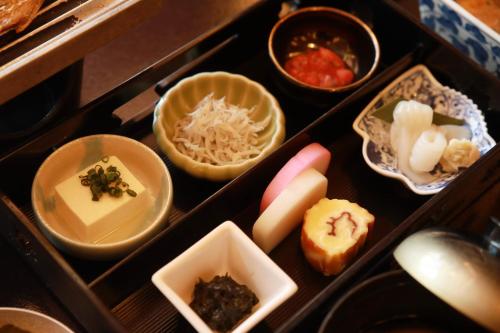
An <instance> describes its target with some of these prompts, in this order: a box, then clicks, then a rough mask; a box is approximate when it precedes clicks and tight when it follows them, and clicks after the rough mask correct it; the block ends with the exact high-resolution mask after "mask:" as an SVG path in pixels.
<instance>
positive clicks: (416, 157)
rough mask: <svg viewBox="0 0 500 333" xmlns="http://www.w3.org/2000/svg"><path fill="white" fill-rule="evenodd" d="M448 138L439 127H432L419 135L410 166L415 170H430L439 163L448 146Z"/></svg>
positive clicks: (412, 152)
mask: <svg viewBox="0 0 500 333" xmlns="http://www.w3.org/2000/svg"><path fill="white" fill-rule="evenodd" d="M446 144H447V142H446V138H445V136H444V134H443V133H442V132H440V131H439V130H438V129H437V128H435V127H432V128H431V129H428V130H426V131H423V132H422V134H420V136H419V137H418V139H417V141H415V144H414V145H413V149H412V150H411V155H410V167H411V168H412V170H413V171H417V172H429V171H432V169H434V167H435V166H436V164H438V163H439V160H440V159H441V155H443V152H444V150H445V148H446Z"/></svg>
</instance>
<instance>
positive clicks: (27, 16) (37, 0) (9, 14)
mask: <svg viewBox="0 0 500 333" xmlns="http://www.w3.org/2000/svg"><path fill="white" fill-rule="evenodd" d="M43 1H44V0H0V34H1V33H3V32H5V31H7V30H10V29H16V32H17V33H19V32H21V31H23V30H24V29H26V28H27V27H28V25H29V24H30V23H31V21H33V19H34V18H35V17H36V15H37V13H38V10H39V9H40V7H41V6H42V3H43Z"/></svg>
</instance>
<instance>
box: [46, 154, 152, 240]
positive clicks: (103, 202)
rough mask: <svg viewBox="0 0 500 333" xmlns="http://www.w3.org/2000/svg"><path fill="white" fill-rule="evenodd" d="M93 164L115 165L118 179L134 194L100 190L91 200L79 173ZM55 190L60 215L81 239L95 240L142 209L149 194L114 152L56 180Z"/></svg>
mask: <svg viewBox="0 0 500 333" xmlns="http://www.w3.org/2000/svg"><path fill="white" fill-rule="evenodd" d="M96 164H99V165H101V166H102V167H103V168H104V169H106V168H107V167H108V166H111V165H112V166H115V167H116V168H117V169H118V171H119V172H120V177H121V178H122V181H124V182H126V183H128V184H129V188H130V189H131V190H133V191H135V192H136V193H137V196H136V197H132V196H130V195H129V194H127V193H125V192H124V193H123V195H122V196H121V197H119V198H116V197H112V196H110V195H109V194H108V193H104V194H103V195H102V196H101V197H100V199H99V201H93V200H92V193H91V191H90V188H89V187H88V186H83V185H82V184H81V180H80V178H79V176H80V175H86V174H87V170H89V169H91V168H93V167H94V166H95V165H96ZM55 191H56V206H57V209H58V211H59V213H60V215H61V218H62V219H64V221H65V223H67V224H68V227H69V228H70V229H71V230H73V232H75V234H76V236H77V237H78V238H80V239H81V240H82V241H85V242H98V241H99V240H101V239H102V238H104V237H105V236H106V235H108V234H110V233H111V232H112V231H113V230H116V229H117V228H119V227H120V225H122V224H124V223H127V222H130V221H131V220H132V219H134V218H136V217H137V216H138V215H139V214H141V213H142V212H144V211H145V210H146V208H147V206H148V203H149V196H150V195H149V193H148V191H147V189H146V188H145V187H144V186H143V185H142V184H141V182H140V181H139V180H138V179H137V178H136V177H135V176H134V175H133V174H132V173H131V172H130V170H128V169H127V167H126V166H125V165H124V164H123V163H122V162H121V161H120V160H119V159H118V158H117V157H116V156H110V157H109V161H108V162H107V163H104V162H102V161H99V162H97V163H93V164H92V165H89V166H88V167H86V168H84V169H83V170H81V171H79V172H78V173H76V174H75V175H73V176H71V177H70V178H68V179H66V180H65V181H63V182H61V183H59V184H58V185H57V186H56V188H55Z"/></svg>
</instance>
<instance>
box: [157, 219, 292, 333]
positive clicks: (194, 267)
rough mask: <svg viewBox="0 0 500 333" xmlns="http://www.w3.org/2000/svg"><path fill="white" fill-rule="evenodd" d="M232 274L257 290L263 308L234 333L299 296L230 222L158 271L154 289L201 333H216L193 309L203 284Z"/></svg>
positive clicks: (242, 330) (238, 280)
mask: <svg viewBox="0 0 500 333" xmlns="http://www.w3.org/2000/svg"><path fill="white" fill-rule="evenodd" d="M226 273H228V274H229V275H230V276H231V277H232V278H233V279H234V280H235V281H236V282H238V283H240V284H244V285H246V286H247V287H248V288H250V290H252V291H253V292H254V293H255V295H256V296H257V298H258V299H259V303H258V304H257V305H255V307H254V309H253V312H252V313H251V314H250V316H248V317H247V318H246V319H244V320H243V321H242V322H241V323H240V324H239V325H238V326H236V328H235V329H234V330H233V331H232V332H246V331H248V330H250V329H251V328H252V327H253V326H254V325H256V324H257V323H258V322H259V321H261V320H262V319H264V318H265V317H266V316H267V315H268V314H269V313H270V312H272V311H273V310H274V309H275V308H276V307H278V306H279V305H280V304H281V303H283V302H284V301H285V300H286V299H287V298H289V297H290V296H291V295H292V294H293V293H295V291H296V290H297V285H296V284H295V283H294V282H293V281H292V279H290V277H289V276H288V275H286V273H285V272H283V271H282V270H281V268H279V267H278V265H276V264H275V263H274V262H273V261H272V260H271V259H270V258H269V257H268V256H267V255H266V254H265V253H264V252H262V250H261V249H259V247H258V246H257V245H255V243H254V242H252V240H251V239H250V238H248V236H246V235H245V233H244V232H243V231H241V229H239V228H238V227H237V226H236V225H235V224H234V223H233V222H231V221H226V222H224V223H222V224H221V225H219V226H218V227H217V228H215V229H214V230H212V231H211V232H210V233H209V234H207V235H206V236H205V237H203V238H202V239H201V240H199V241H198V242H197V243H195V244H194V245H193V246H191V247H190V248H189V249H187V250H186V251H184V252H183V253H182V254H181V255H180V256H178V257H177V258H175V259H174V260H172V261H171V262H170V263H168V264H167V265H165V266H164V267H163V268H161V269H160V270H158V271H157V272H156V273H155V274H154V275H153V277H152V281H153V283H154V284H155V285H156V287H158V289H160V291H161V292H162V293H163V294H164V295H165V296H166V297H167V298H168V300H169V301H170V302H171V303H172V304H173V305H174V306H175V307H176V308H177V310H179V312H180V313H181V314H182V315H183V316H184V317H185V318H186V319H187V320H188V321H189V322H190V323H191V325H193V327H194V328H195V329H196V330H197V331H198V332H212V330H211V329H210V328H209V327H208V326H207V324H205V322H204V321H203V320H202V319H201V318H200V317H199V316H198V315H197V314H196V313H195V312H194V311H193V310H192V309H191V307H190V306H189V303H190V302H191V300H192V293H193V290H194V286H195V284H196V282H197V281H198V279H200V278H201V279H203V280H204V281H210V280H211V279H212V278H213V277H214V276H216V275H224V274H226Z"/></svg>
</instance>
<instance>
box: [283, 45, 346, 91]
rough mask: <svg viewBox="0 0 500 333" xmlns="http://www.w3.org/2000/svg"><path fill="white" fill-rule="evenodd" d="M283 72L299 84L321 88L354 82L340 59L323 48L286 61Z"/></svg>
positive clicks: (308, 51)
mask: <svg viewBox="0 0 500 333" xmlns="http://www.w3.org/2000/svg"><path fill="white" fill-rule="evenodd" d="M285 70H286V71H287V73H288V74H290V75H291V76H293V77H294V78H295V79H297V80H299V81H301V82H304V83H307V84H309V85H312V86H316V87H322V88H336V87H342V86H345V85H348V84H350V83H352V81H353V80H354V73H353V72H352V70H351V69H350V68H348V67H347V66H346V64H345V63H344V61H343V60H342V58H340V57H339V56H338V55H337V53H335V52H333V51H332V50H330V49H327V48H324V47H320V48H319V49H317V50H307V51H306V52H304V53H301V54H299V55H296V56H294V57H292V58H290V59H288V60H287V61H286V63H285Z"/></svg>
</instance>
